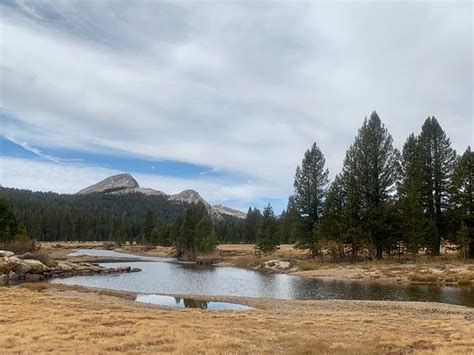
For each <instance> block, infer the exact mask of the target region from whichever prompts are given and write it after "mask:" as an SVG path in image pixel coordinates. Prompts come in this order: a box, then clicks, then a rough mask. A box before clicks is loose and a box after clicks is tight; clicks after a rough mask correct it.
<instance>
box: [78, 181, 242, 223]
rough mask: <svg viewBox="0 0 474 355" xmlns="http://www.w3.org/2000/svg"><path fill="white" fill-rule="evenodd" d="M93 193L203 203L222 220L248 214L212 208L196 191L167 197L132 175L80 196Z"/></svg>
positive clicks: (216, 207)
mask: <svg viewBox="0 0 474 355" xmlns="http://www.w3.org/2000/svg"><path fill="white" fill-rule="evenodd" d="M91 193H105V194H114V195H127V194H131V193H141V194H144V195H147V196H161V197H165V198H167V199H169V200H170V201H174V202H179V203H198V202H202V203H203V204H204V205H205V206H206V208H207V209H208V211H209V213H210V215H211V217H213V218H215V219H220V218H222V217H223V216H232V217H236V218H245V217H246V214H245V213H243V212H241V211H237V210H234V209H232V208H229V207H226V206H222V205H216V206H211V205H210V204H209V203H207V201H206V200H204V199H203V198H202V196H201V195H199V193H198V192H197V191H195V190H190V189H189V190H184V191H181V192H180V193H178V194H174V195H167V194H165V193H164V192H161V191H158V190H154V189H150V188H143V187H140V185H138V182H137V181H136V180H135V179H134V178H133V176H132V175H130V174H118V175H114V176H110V177H108V178H107V179H104V180H102V181H99V182H98V183H97V184H94V185H92V186H89V187H86V188H85V189H83V190H81V191H79V192H78V194H91Z"/></svg>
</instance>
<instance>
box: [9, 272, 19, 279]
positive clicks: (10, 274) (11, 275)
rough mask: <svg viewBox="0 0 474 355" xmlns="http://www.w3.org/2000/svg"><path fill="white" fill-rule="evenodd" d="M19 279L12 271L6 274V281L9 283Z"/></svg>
mask: <svg viewBox="0 0 474 355" xmlns="http://www.w3.org/2000/svg"><path fill="white" fill-rule="evenodd" d="M19 278H20V277H19V276H18V274H17V273H16V272H14V271H10V273H9V274H8V280H11V281H15V280H18V279H19Z"/></svg>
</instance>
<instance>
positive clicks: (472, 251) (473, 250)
mask: <svg viewBox="0 0 474 355" xmlns="http://www.w3.org/2000/svg"><path fill="white" fill-rule="evenodd" d="M471 240H472V239H471ZM468 257H469V259H474V240H472V241H471V242H470V243H469V255H468Z"/></svg>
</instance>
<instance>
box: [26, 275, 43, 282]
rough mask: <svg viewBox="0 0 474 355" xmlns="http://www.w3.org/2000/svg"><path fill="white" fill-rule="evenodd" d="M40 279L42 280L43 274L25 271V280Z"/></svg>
mask: <svg viewBox="0 0 474 355" xmlns="http://www.w3.org/2000/svg"><path fill="white" fill-rule="evenodd" d="M40 280H44V276H43V275H41V274H30V273H27V274H26V275H25V281H32V282H33V281H40Z"/></svg>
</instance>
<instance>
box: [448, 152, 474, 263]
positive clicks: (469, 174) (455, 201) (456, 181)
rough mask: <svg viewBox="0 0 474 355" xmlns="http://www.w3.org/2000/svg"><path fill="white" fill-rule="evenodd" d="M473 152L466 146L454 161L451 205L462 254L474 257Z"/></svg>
mask: <svg viewBox="0 0 474 355" xmlns="http://www.w3.org/2000/svg"><path fill="white" fill-rule="evenodd" d="M473 185H474V152H473V151H472V150H471V147H470V146H469V147H467V149H466V151H465V152H464V154H463V155H462V156H461V157H460V158H459V159H458V160H457V161H456V164H455V167H454V174H453V180H452V197H451V206H452V208H453V209H454V212H455V219H456V222H457V227H458V228H457V233H456V234H457V236H458V240H457V241H458V242H459V243H460V244H461V248H462V249H463V250H464V251H465V252H464V253H463V255H467V256H468V257H469V258H474V199H473V197H474V186H473Z"/></svg>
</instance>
